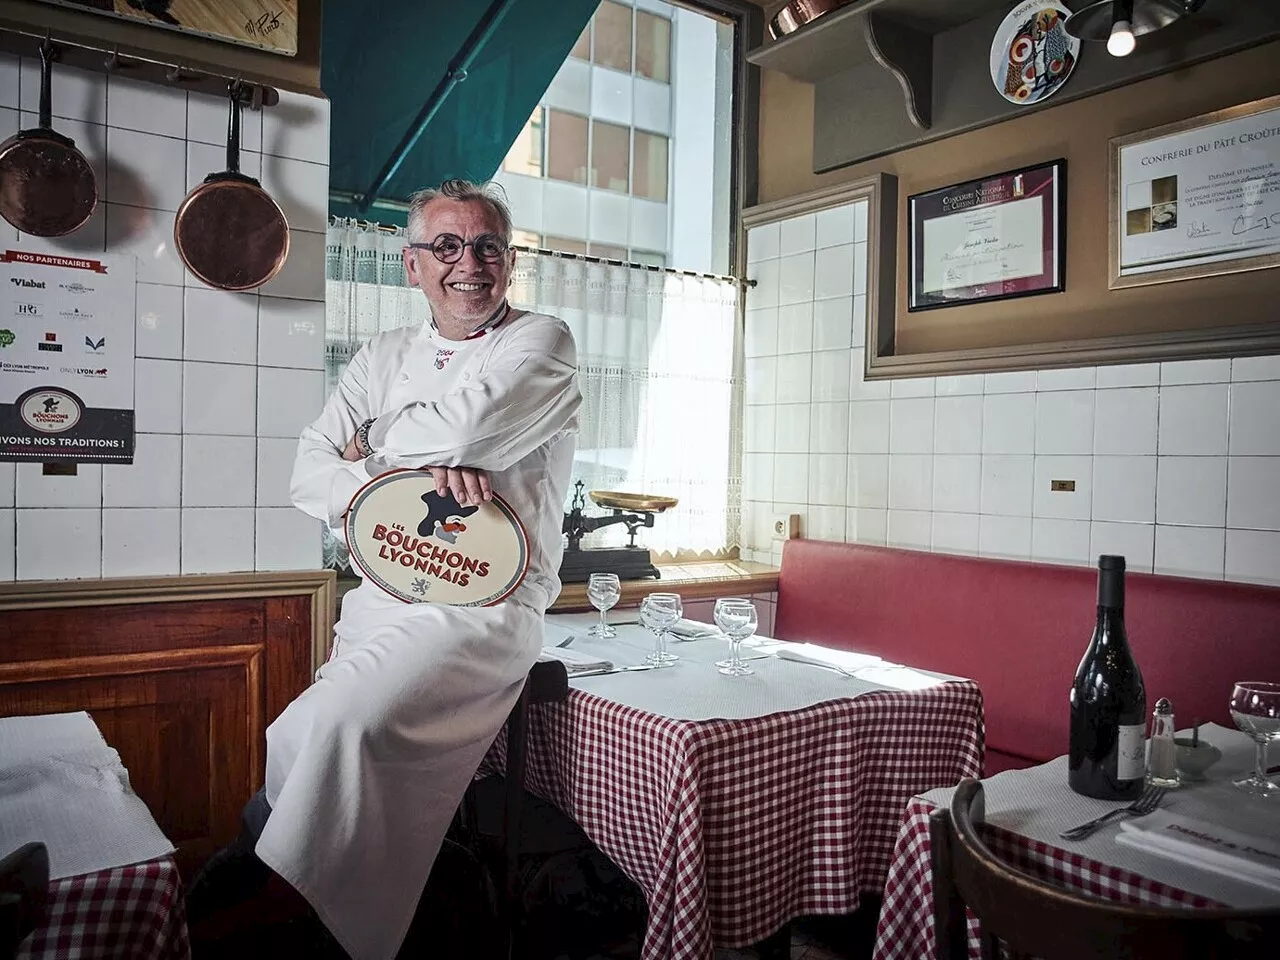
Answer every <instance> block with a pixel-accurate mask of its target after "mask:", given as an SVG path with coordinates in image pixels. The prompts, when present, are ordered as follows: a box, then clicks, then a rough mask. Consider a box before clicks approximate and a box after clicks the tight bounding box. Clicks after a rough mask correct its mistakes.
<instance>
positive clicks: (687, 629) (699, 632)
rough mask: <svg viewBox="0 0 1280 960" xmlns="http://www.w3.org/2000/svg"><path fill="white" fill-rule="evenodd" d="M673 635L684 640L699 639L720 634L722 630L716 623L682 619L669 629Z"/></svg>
mask: <svg viewBox="0 0 1280 960" xmlns="http://www.w3.org/2000/svg"><path fill="white" fill-rule="evenodd" d="M669 632H670V633H671V634H672V635H673V636H677V637H680V638H681V639H683V640H697V639H700V638H702V637H714V636H718V635H719V633H720V630H719V629H718V628H717V627H716V625H715V624H714V623H703V622H701V621H700V620H686V619H683V618H682V619H680V620H677V621H676V622H675V624H673V625H672V627H671V630H670V631H669Z"/></svg>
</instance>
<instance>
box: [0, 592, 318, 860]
mask: <svg viewBox="0 0 1280 960" xmlns="http://www.w3.org/2000/svg"><path fill="white" fill-rule="evenodd" d="M333 606H334V575H333V573H332V572H331V571H316V572H304V573H291V574H236V575H230V576H198V577H193V576H188V577H154V578H146V579H137V580H78V581H66V582H38V583H15V584H6V585H4V586H0V716H22V715H33V714H47V713H64V712H73V711H79V710H86V711H88V712H89V714H90V715H91V716H92V717H93V719H94V721H95V722H96V723H97V725H98V727H99V729H101V731H102V734H103V736H104V737H105V738H106V741H107V743H108V744H110V745H111V746H112V747H114V748H115V749H116V751H117V752H118V753H119V754H120V758H121V760H122V762H123V763H124V765H125V768H126V769H127V770H128V771H129V779H130V782H131V784H132V786H133V789H134V791H135V792H136V793H137V794H138V796H139V797H141V798H142V800H143V802H145V803H146V804H147V806H148V808H149V809H150V810H151V813H152V815H153V816H154V817H155V818H156V821H157V822H158V823H159V824H160V828H161V829H162V830H163V831H164V833H165V835H166V836H168V837H169V839H170V840H171V841H172V842H173V843H174V845H175V846H176V847H177V848H178V853H177V861H178V864H179V866H180V867H181V868H182V870H183V872H184V874H186V875H187V876H188V877H189V876H190V873H191V871H192V870H193V869H194V868H195V867H196V866H198V865H199V864H200V863H201V862H203V861H204V859H205V858H206V857H208V856H209V854H211V853H213V852H214V851H215V850H216V849H218V848H219V847H220V846H222V845H223V844H225V843H227V842H229V841H230V840H231V839H233V838H234V837H235V836H236V834H237V833H238V832H239V830H240V811H241V808H242V807H243V805H244V803H245V801H246V800H248V798H249V797H250V796H251V795H252V793H253V791H255V790H257V789H258V787H260V786H261V785H262V782H263V776H264V773H265V767H264V764H265V758H266V728H267V725H268V724H270V723H271V721H272V720H273V719H274V718H275V717H276V716H277V715H278V714H279V713H280V712H281V711H282V710H283V709H284V708H285V707H286V706H287V705H288V704H289V702H290V701H291V700H292V699H293V698H294V697H296V696H297V695H298V694H299V693H301V692H302V691H303V690H305V689H306V688H307V686H308V685H309V684H310V683H311V681H312V677H313V676H314V672H315V670H316V668H317V667H318V666H319V664H320V663H322V662H323V661H324V659H325V657H326V656H327V652H328V645H329V637H330V635H331V633H332V624H333Z"/></svg>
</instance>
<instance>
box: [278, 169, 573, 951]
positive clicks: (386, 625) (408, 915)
mask: <svg viewBox="0 0 1280 960" xmlns="http://www.w3.org/2000/svg"><path fill="white" fill-rule="evenodd" d="M408 234H409V236H408V239H409V243H408V245H407V246H406V248H405V251H404V262H405V269H406V271H407V272H408V277H409V282H410V283H411V284H412V285H413V286H416V287H418V288H420V289H421V290H422V292H423V293H425V294H426V297H427V301H428V302H429V304H430V306H431V319H430V320H428V321H427V322H426V323H425V324H424V325H423V326H422V327H420V328H409V329H400V330H393V331H390V332H387V333H383V334H380V335H379V336H377V337H375V338H373V339H372V340H370V341H369V342H368V343H366V344H365V345H364V346H363V347H362V348H361V349H360V351H359V352H358V353H357V354H356V355H355V357H354V358H353V359H352V361H351V364H350V366H349V367H348V368H347V371H346V373H345V374H344V375H343V377H342V381H341V382H340V383H339V385H338V387H337V389H336V390H335V392H334V394H333V396H331V397H330V398H329V401H328V403H327V404H326V405H325V408H324V412H323V413H322V414H321V415H320V417H319V419H317V420H316V421H315V423H313V424H312V425H311V426H309V427H307V428H306V429H305V430H304V431H303V433H302V437H301V440H300V442H299V445H298V454H297V459H296V462H295V464H294V471H293V481H292V499H293V503H294V504H295V505H296V506H297V507H298V508H299V509H301V510H302V511H303V512H305V513H307V514H309V515H311V516H313V517H316V518H318V519H320V520H323V521H325V522H326V523H328V524H329V526H330V528H331V529H333V530H334V531H335V533H337V534H338V535H341V532H342V524H343V515H344V514H345V513H346V510H347V506H348V504H349V503H350V502H351V498H352V495H353V494H355V492H356V491H357V490H359V489H360V487H361V486H363V485H364V484H365V483H367V482H368V481H369V480H371V479H372V478H374V477H376V476H378V475H379V474H382V473H385V472H386V471H388V470H392V469H396V468H402V467H409V468H422V469H428V470H430V472H431V474H432V476H433V478H434V479H435V483H436V490H437V492H438V493H440V494H444V493H445V492H446V490H447V491H448V492H451V493H452V494H453V496H454V497H455V498H456V499H457V501H458V503H459V504H461V505H463V506H466V505H475V504H477V503H480V502H481V501H484V500H488V499H490V497H491V495H492V492H497V493H500V494H501V495H502V497H503V498H504V499H505V500H506V501H507V502H508V503H509V504H510V505H511V507H512V509H513V510H514V511H515V513H516V515H517V516H518V517H519V518H520V519H521V521H522V522H523V523H524V526H525V529H526V530H527V531H528V533H529V541H530V542H529V547H530V557H529V569H528V573H527V575H526V576H525V578H524V580H523V582H522V583H521V584H520V586H519V587H518V588H517V589H516V591H515V592H514V593H513V594H512V595H511V596H510V597H509V598H507V599H506V600H504V601H502V602H501V603H499V604H497V605H495V606H492V607H456V606H447V605H443V604H433V603H416V604H408V603H404V602H402V601H400V600H397V599H395V598H394V597H392V596H390V595H389V594H387V593H386V592H384V591H382V590H381V589H379V588H378V587H377V586H376V585H375V584H372V583H370V582H368V581H365V582H363V583H362V584H361V585H360V587H359V588H357V589H356V590H353V591H352V592H351V593H348V594H347V595H346V597H345V598H344V600H343V604H342V619H341V620H340V621H339V622H338V624H337V627H336V629H335V640H334V651H333V655H332V657H331V658H330V660H329V661H328V662H327V663H326V664H325V665H324V666H323V667H322V668H321V669H320V670H319V672H318V674H317V677H316V681H315V683H314V684H313V685H312V686H311V687H310V688H309V689H308V690H306V691H305V692H304V693H303V694H302V695H301V696H299V697H298V698H297V699H296V700H295V701H294V702H293V703H291V704H290V705H289V706H288V707H287V708H286V709H285V711H284V712H283V713H282V714H281V715H280V716H279V718H277V719H276V721H275V722H274V723H272V724H271V726H270V728H269V729H268V730H267V780H266V800H267V802H268V803H269V804H270V807H271V812H270V816H269V818H268V819H267V821H266V825H265V827H264V829H263V830H262V833H261V836H260V838H259V840H258V843H257V846H256V852H257V854H258V856H259V857H260V858H261V860H262V861H263V862H264V863H266V864H267V866H269V867H271V868H272V869H273V870H274V871H275V872H276V873H277V874H279V875H280V876H281V877H283V878H284V879H285V880H287V881H288V882H289V883H290V884H291V885H292V886H293V887H294V888H295V889H296V890H297V891H298V892H299V893H301V894H302V895H303V896H304V897H305V898H306V899H307V901H308V902H309V903H310V904H311V906H312V908H313V909H314V910H315V912H316V914H317V915H318V916H319V917H320V919H321V920H322V921H323V922H324V924H325V926H326V927H327V928H328V929H329V931H330V933H332V934H333V936H334V937H335V938H336V939H337V940H338V941H339V943H341V945H342V946H343V948H344V949H345V950H346V951H347V952H348V953H349V954H350V955H351V956H352V957H353V958H354V960H390V958H392V957H394V956H395V954H396V951H397V949H398V948H399V946H400V944H401V941H402V940H403V938H404V936H405V933H406V931H407V930H408V927H409V924H410V921H411V919H412V918H413V914H414V910H415V907H416V905H417V902H418V898H419V895H420V894H421V892H422V889H423V885H424V884H425V882H426V880H427V876H428V874H429V872H430V870H431V866H432V862H433V860H434V859H435V857H436V855H437V852H438V850H439V849H440V844H441V841H442V839H443V837H444V835H445V831H446V829H447V827H448V825H449V822H450V820H451V818H452V816H453V813H454V811H455V810H456V808H457V806H458V803H459V801H460V800H461V798H462V795H463V793H464V791H465V789H466V786H467V784H468V782H469V781H470V780H471V778H472V776H473V774H474V773H475V770H476V768H477V767H478V766H479V764H480V761H481V760H482V759H483V757H484V754H485V753H486V751H487V750H488V748H489V746H490V744H491V743H492V741H493V738H494V736H495V735H496V734H497V732H498V730H499V729H500V727H501V726H502V724H503V722H504V721H505V719H506V716H507V714H508V713H509V712H510V710H511V707H512V706H513V704H514V703H515V701H516V699H517V697H518V696H519V693H520V690H521V687H522V685H523V683H524V680H525V676H526V675H527V674H528V672H529V669H530V667H531V666H532V664H533V663H534V661H535V660H536V659H537V656H538V653H539V651H540V649H541V646H542V617H543V612H544V611H545V610H546V608H547V607H548V606H549V605H550V604H551V602H552V601H553V600H554V599H555V598H556V595H557V594H558V593H559V590H560V582H559V579H558V577H557V570H558V568H559V564H560V557H561V550H562V545H561V543H562V542H561V521H562V515H563V509H564V500H565V494H566V491H567V487H568V483H569V474H570V468H571V465H572V461H573V455H574V448H575V442H576V440H575V438H576V434H577V426H578V408H579V406H580V405H581V402H582V397H581V394H580V392H579V389H578V379H577V356H576V351H575V347H574V342H573V337H572V335H571V333H570V331H569V328H568V327H567V326H566V325H565V324H564V323H563V322H561V321H560V320H557V319H554V318H552V317H549V316H544V315H541V314H534V313H526V312H523V311H520V310H515V309H513V308H511V307H510V306H509V304H508V303H507V299H506V295H507V288H508V286H509V285H510V282H511V272H512V268H513V265H514V262H515V251H514V250H511V249H510V246H509V244H510V239H511V217H510V214H509V212H508V211H507V208H506V206H505V204H504V203H503V202H502V201H501V200H499V199H497V198H495V197H494V196H493V194H492V193H490V192H489V188H487V187H480V186H476V185H474V184H471V183H467V182H464V181H459V180H450V181H447V182H446V183H444V184H443V185H442V186H441V187H439V188H438V189H435V190H428V191H423V192H422V193H419V194H418V195H416V196H415V197H414V199H413V201H412V204H411V206H410V210H409V230H408Z"/></svg>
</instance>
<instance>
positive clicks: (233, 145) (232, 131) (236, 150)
mask: <svg viewBox="0 0 1280 960" xmlns="http://www.w3.org/2000/svg"><path fill="white" fill-rule="evenodd" d="M227 94H228V96H229V98H230V100H231V110H230V113H229V115H228V117H227V172H228V173H239V172H240V81H239V80H232V81H231V82H230V83H229V84H227Z"/></svg>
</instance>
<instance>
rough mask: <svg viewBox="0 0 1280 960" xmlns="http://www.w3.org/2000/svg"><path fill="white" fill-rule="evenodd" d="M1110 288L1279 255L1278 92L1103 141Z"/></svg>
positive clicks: (1235, 268) (1270, 263) (1272, 260)
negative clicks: (1107, 169) (1107, 145)
mask: <svg viewBox="0 0 1280 960" xmlns="http://www.w3.org/2000/svg"><path fill="white" fill-rule="evenodd" d="M1110 188H1111V189H1110V197H1111V201H1110V222H1111V228H1110V240H1111V249H1110V254H1111V256H1110V259H1111V271H1110V277H1109V284H1110V286H1111V287H1112V288H1116V287H1132V286H1140V285H1143V284H1152V283H1166V282H1170V281H1174V280H1189V279H1192V278H1194V277H1211V276H1215V275H1218V274H1224V273H1237V272H1240V271H1243V270H1259V269H1262V268H1265V267H1274V266H1277V265H1280V96H1277V97H1269V98H1267V99H1265V100H1258V101H1255V102H1253V103H1247V104H1243V105H1241V106H1238V107H1231V108H1229V109H1226V110H1219V111H1217V112H1216V113H1210V114H1206V115H1204V116H1201V117H1196V118H1194V119H1191V120H1183V121H1181V122H1178V123H1171V124H1167V125H1165V126H1162V127H1156V128H1154V129H1151V130H1144V131H1141V132H1138V133H1132V134H1129V135H1127V136H1123V137H1117V138H1115V139H1113V140H1112V141H1111V178H1110Z"/></svg>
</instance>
